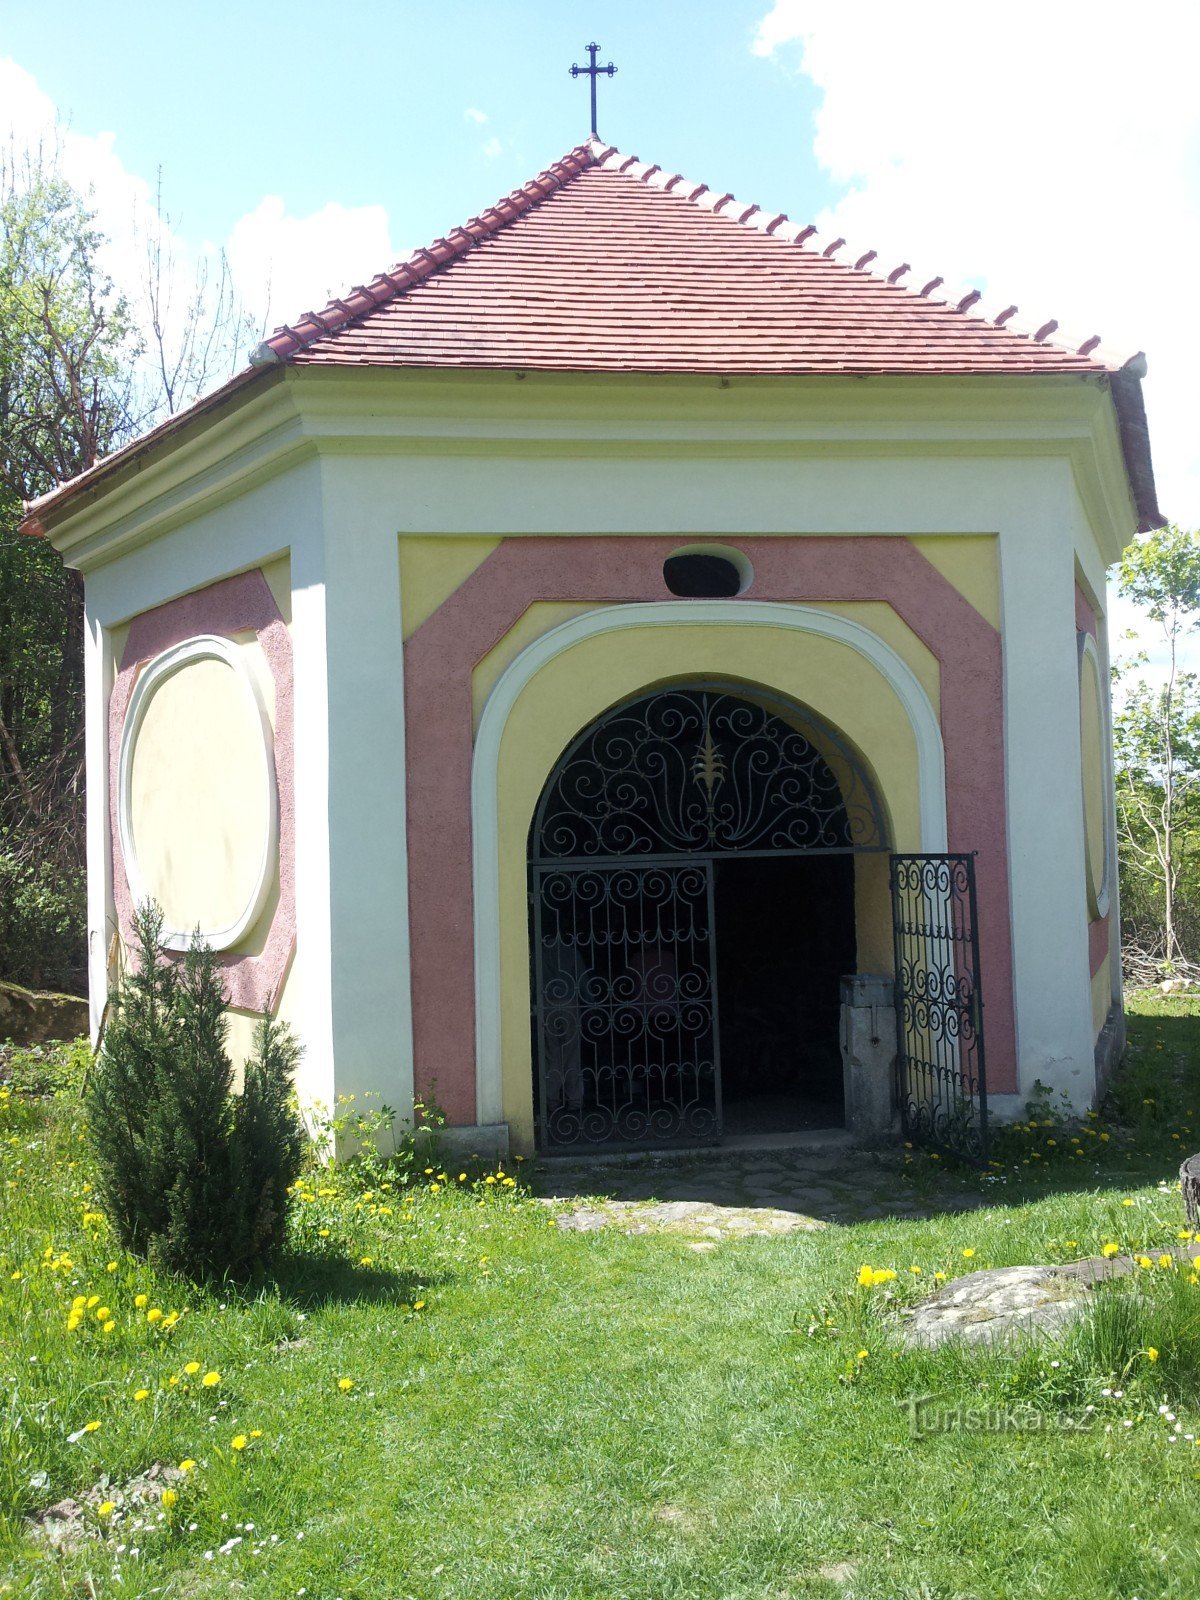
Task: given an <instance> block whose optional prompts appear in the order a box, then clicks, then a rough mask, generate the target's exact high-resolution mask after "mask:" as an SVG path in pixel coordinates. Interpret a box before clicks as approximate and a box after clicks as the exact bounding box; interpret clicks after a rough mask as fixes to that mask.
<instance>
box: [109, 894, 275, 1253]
mask: <svg viewBox="0 0 1200 1600" xmlns="http://www.w3.org/2000/svg"><path fill="white" fill-rule="evenodd" d="M161 932H162V915H161V913H160V912H159V911H157V910H156V909H155V908H153V907H149V906H146V907H143V908H142V909H141V910H140V911H139V913H138V916H137V939H138V959H137V962H136V965H135V970H134V971H133V972H132V973H131V975H130V976H129V977H127V978H126V979H125V980H124V982H123V983H122V985H121V988H120V990H119V992H118V994H117V996H116V1000H115V1004H114V1010H113V1015H112V1018H111V1020H110V1022H109V1025H108V1029H107V1032H106V1035H105V1038H104V1042H103V1046H102V1048H101V1051H100V1055H99V1056H98V1058H97V1061H96V1065H95V1068H94V1070H93V1072H92V1075H91V1078H90V1080H89V1083H88V1089H87V1095H86V1102H87V1112H88V1123H89V1136H90V1139H91V1142H92V1146H93V1149H94V1151H95V1155H96V1161H97V1166H98V1169H99V1175H100V1182H99V1192H100V1194H101V1196H102V1198H103V1201H104V1206H105V1210H106V1212H107V1215H108V1218H109V1221H110V1222H111V1223H112V1226H113V1227H114V1229H115V1230H116V1232H117V1235H118V1236H119V1238H120V1240H121V1242H122V1244H124V1245H125V1246H126V1247H127V1248H129V1249H131V1250H133V1251H135V1252H136V1253H137V1254H139V1255H142V1256H145V1257H146V1258H147V1259H149V1260H150V1261H151V1262H153V1264H154V1265H156V1266H160V1267H166V1268H169V1269H170V1270H173V1271H177V1272H184V1273H186V1274H188V1276H190V1277H193V1278H201V1277H212V1276H220V1275H223V1274H226V1273H230V1274H235V1275H241V1274H244V1273H246V1272H247V1271H249V1270H250V1269H251V1268H253V1267H255V1266H257V1265H259V1264H261V1263H262V1262H264V1261H266V1260H267V1259H268V1258H269V1257H270V1256H271V1254H272V1253H273V1251H274V1250H275V1249H276V1248H277V1247H278V1246H279V1244H280V1243H281V1242H282V1239H283V1232H284V1227H285V1223H286V1218H287V1207H288V1190H289V1188H290V1186H291V1185H292V1184H293V1183H294V1182H295V1180H296V1178H297V1176H298V1175H299V1172H300V1166H301V1162H302V1159H303V1154H304V1134H303V1130H302V1128H301V1124H300V1121H299V1118H298V1116H297V1114H296V1111H295V1108H294V1105H293V1102H292V1094H291V1082H290V1080H291V1074H292V1072H293V1070H294V1068H295V1066H296V1062H297V1060H298V1058H299V1047H298V1046H297V1044H296V1042H295V1040H294V1039H293V1037H292V1035H291V1033H290V1032H289V1030H288V1029H287V1028H286V1027H285V1026H284V1025H283V1024H282V1023H279V1022H276V1021H274V1020H272V1018H270V1017H263V1019H262V1021H261V1022H260V1023H259V1025H258V1028H257V1030H256V1033H255V1040H254V1049H253V1052H252V1054H251V1057H250V1059H249V1060H248V1061H247V1063H246V1068H245V1084H244V1090H243V1093H242V1094H241V1095H236V1094H234V1093H233V1069H232V1066H231V1064H230V1060H229V1056H228V1054H227V1052H226V1049H225V1042H226V1035H227V1031H228V1025H227V1021H226V1016H225V996H224V992H223V990H222V986H221V979H220V974H219V971H218V967H217V962H216V957H215V956H214V954H213V952H212V951H211V950H210V949H209V948H208V947H207V946H206V945H205V944H203V943H202V942H199V941H198V942H197V943H196V944H195V945H194V946H193V948H192V949H190V950H189V951H188V952H187V953H186V954H185V955H184V957H183V959H182V961H181V962H176V961H172V960H169V959H166V958H165V957H164V956H163V955H162V954H161V953H160V950H159V937H160V934H161Z"/></svg>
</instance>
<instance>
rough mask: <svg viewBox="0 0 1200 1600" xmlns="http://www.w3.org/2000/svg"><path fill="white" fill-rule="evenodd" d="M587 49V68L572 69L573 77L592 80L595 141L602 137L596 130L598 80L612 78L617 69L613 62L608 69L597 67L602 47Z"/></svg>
mask: <svg viewBox="0 0 1200 1600" xmlns="http://www.w3.org/2000/svg"><path fill="white" fill-rule="evenodd" d="M586 48H587V53H588V65H587V66H586V67H577V66H572V68H571V76H572V77H573V78H590V79H591V91H592V138H593V139H598V138H599V137H600V134H599V132H598V130H597V128H596V79H597V78H599V77H600V76H601V75H602V74H603V75H605V76H607V77H610V78H611V77H612V75H613V73H614V72H615V71H616V70H617V69H616V67H614V66H613V64H612V62H611V61H610V62H609V63H608V65H607V66H606V67H598V66H597V65H596V56H597V53H598V52H599V49H600V46H599V45H598V44H589V45H588V46H587V47H586Z"/></svg>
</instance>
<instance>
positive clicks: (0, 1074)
mask: <svg viewBox="0 0 1200 1600" xmlns="http://www.w3.org/2000/svg"><path fill="white" fill-rule="evenodd" d="M91 1064H92V1047H91V1045H90V1044H89V1043H88V1041H87V1040H86V1039H72V1040H70V1041H69V1042H68V1041H66V1040H51V1041H50V1042H49V1043H48V1044H31V1045H0V1083H6V1084H7V1085H8V1086H9V1087H10V1088H11V1089H12V1090H13V1092H14V1093H16V1094H24V1095H31V1096H33V1097H34V1098H35V1099H48V1098H50V1097H51V1096H52V1095H72V1096H75V1097H76V1098H77V1097H78V1095H79V1093H80V1090H81V1089H82V1088H83V1085H84V1082H85V1080H86V1078H87V1075H88V1071H89V1069H90V1067H91Z"/></svg>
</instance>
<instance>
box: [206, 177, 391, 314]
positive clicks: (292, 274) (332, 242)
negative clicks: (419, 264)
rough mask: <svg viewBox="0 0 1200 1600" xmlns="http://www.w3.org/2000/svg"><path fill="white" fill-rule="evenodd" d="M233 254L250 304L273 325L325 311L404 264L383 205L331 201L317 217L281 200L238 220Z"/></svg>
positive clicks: (270, 198) (271, 198)
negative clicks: (291, 209) (294, 211)
mask: <svg viewBox="0 0 1200 1600" xmlns="http://www.w3.org/2000/svg"><path fill="white" fill-rule="evenodd" d="M226 249H227V251H228V255H229V264H230V267H231V269H232V272H233V277H234V281H235V283H237V285H238V287H239V290H240V292H241V294H242V297H243V299H244V300H245V301H246V303H247V305H248V306H249V307H250V308H251V309H252V310H253V312H254V313H255V315H256V317H258V318H260V319H263V318H265V320H266V322H267V324H268V325H269V326H274V325H276V324H278V323H281V322H294V321H295V320H296V319H297V318H298V317H299V316H300V315H301V314H302V313H303V312H305V311H309V310H320V308H321V307H322V306H323V305H324V304H325V302H326V301H327V300H330V299H332V298H333V297H334V296H335V295H340V294H342V293H344V292H345V290H346V289H348V288H350V287H351V286H352V285H353V284H356V283H363V282H365V281H366V280H367V279H368V278H371V277H374V275H375V274H376V273H378V272H386V271H387V269H388V268H389V267H390V266H392V265H393V263H394V262H395V260H396V256H395V252H394V251H393V249H392V241H391V227H390V224H389V222H388V214H387V211H386V209H385V208H384V207H383V206H343V205H339V204H338V203H337V202H336V201H333V200H331V201H330V202H329V203H328V204H327V205H324V206H322V207H321V209H320V210H319V211H314V212H313V213H312V215H311V216H308V217H294V216H290V215H289V214H288V211H287V208H286V206H285V205H284V203H283V200H282V199H281V198H280V197H279V195H275V194H269V195H265V196H264V197H263V199H262V200H260V201H259V203H258V205H257V206H255V208H254V210H253V211H248V212H247V213H246V214H245V216H243V217H239V218H238V220H237V222H235V223H234V225H233V229H232V231H231V233H230V235H229V242H228V244H227V246H226Z"/></svg>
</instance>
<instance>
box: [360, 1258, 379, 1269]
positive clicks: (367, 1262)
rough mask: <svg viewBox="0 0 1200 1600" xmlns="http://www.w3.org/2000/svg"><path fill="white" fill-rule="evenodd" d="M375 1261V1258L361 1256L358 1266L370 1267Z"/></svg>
mask: <svg viewBox="0 0 1200 1600" xmlns="http://www.w3.org/2000/svg"><path fill="white" fill-rule="evenodd" d="M374 1260H375V1257H374V1256H359V1258H358V1264H359V1266H360V1267H369V1266H370V1265H371V1264H372V1262H373V1261H374Z"/></svg>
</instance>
